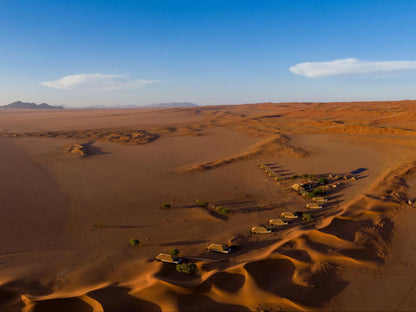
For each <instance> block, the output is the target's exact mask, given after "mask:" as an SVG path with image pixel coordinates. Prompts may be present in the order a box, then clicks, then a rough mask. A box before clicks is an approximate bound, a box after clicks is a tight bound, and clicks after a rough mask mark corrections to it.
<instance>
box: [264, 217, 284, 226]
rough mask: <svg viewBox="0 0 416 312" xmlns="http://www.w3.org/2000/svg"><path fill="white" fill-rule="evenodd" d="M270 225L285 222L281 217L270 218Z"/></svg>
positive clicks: (278, 224)
mask: <svg viewBox="0 0 416 312" xmlns="http://www.w3.org/2000/svg"><path fill="white" fill-rule="evenodd" d="M269 224H270V225H275V226H280V225H286V224H288V223H287V222H285V221H283V220H282V219H271V220H270V221H269Z"/></svg>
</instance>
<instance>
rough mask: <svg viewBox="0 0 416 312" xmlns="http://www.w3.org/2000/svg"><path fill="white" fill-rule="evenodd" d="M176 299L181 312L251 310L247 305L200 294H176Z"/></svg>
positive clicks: (234, 311) (235, 311)
mask: <svg viewBox="0 0 416 312" xmlns="http://www.w3.org/2000/svg"><path fill="white" fill-rule="evenodd" d="M176 300H177V304H178V310H179V311H180V312H195V311H198V312H213V311H216V312H222V311H224V312H250V309H248V308H247V307H245V306H242V305H236V304H226V303H220V302H217V301H214V300H212V299H211V298H209V297H208V296H204V295H199V294H192V295H184V294H176Z"/></svg>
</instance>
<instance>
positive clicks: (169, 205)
mask: <svg viewBox="0 0 416 312" xmlns="http://www.w3.org/2000/svg"><path fill="white" fill-rule="evenodd" d="M170 207H172V205H171V204H170V203H168V202H166V203H163V204H162V208H163V209H169V208H170Z"/></svg>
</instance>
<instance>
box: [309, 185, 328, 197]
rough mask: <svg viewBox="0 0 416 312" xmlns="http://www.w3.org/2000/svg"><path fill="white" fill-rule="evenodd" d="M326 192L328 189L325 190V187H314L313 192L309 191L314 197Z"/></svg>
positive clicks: (310, 195)
mask: <svg viewBox="0 0 416 312" xmlns="http://www.w3.org/2000/svg"><path fill="white" fill-rule="evenodd" d="M325 194H326V190H324V189H323V188H320V187H318V188H316V189H314V190H313V191H312V192H310V193H308V197H309V198H313V197H316V196H319V195H325Z"/></svg>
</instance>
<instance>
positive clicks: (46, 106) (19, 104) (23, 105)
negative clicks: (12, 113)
mask: <svg viewBox="0 0 416 312" xmlns="http://www.w3.org/2000/svg"><path fill="white" fill-rule="evenodd" d="M194 106H198V105H197V104H194V103H189V102H172V103H156V104H148V105H115V106H106V105H91V106H87V107H78V108H140V107H147V108H178V107H194ZM0 108H21V109H63V108H64V107H63V106H52V105H49V104H46V103H42V104H36V103H26V102H22V101H17V102H13V103H10V104H7V105H3V106H0ZM66 108H75V107H66Z"/></svg>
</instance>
